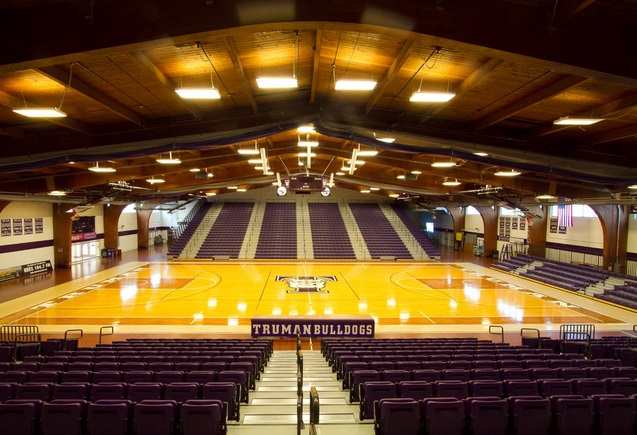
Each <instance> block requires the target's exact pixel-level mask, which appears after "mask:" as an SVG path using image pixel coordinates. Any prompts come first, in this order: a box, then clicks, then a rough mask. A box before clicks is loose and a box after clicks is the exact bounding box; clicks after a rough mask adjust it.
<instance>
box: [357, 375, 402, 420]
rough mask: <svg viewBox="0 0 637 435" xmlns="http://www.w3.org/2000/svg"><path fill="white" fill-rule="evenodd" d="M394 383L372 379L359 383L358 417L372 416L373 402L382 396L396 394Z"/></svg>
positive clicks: (389, 396)
mask: <svg viewBox="0 0 637 435" xmlns="http://www.w3.org/2000/svg"><path fill="white" fill-rule="evenodd" d="M396 390H397V389H396V384H394V383H393V382H390V381H372V382H365V383H363V384H361V387H360V392H359V399H360V419H361V421H362V420H364V419H366V418H368V419H369V418H373V417H374V402H375V401H378V400H380V399H383V398H391V397H396V396H397V391H396Z"/></svg>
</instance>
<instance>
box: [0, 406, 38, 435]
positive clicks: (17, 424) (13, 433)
mask: <svg viewBox="0 0 637 435" xmlns="http://www.w3.org/2000/svg"><path fill="white" fill-rule="evenodd" d="M35 426H36V405H35V404H33V403H0V428H2V433H3V434H10V435H33V434H34V433H35Z"/></svg>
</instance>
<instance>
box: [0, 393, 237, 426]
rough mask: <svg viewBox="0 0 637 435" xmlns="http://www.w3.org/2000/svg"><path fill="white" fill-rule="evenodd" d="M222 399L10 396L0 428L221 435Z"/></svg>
mask: <svg viewBox="0 0 637 435" xmlns="http://www.w3.org/2000/svg"><path fill="white" fill-rule="evenodd" d="M225 413H226V412H225V404H224V403H223V402H221V401H220V400H215V399H209V400H201V399H197V400H188V401H186V402H185V403H183V404H182V405H181V406H178V404H177V402H175V401H173V400H144V401H142V402H139V403H136V404H133V403H132V402H131V401H129V400H100V401H97V402H93V403H88V402H86V401H85V400H54V401H52V402H47V403H42V402H40V401H37V400H31V401H28V400H26V401H25V400H11V401H9V402H8V403H2V404H0V427H2V428H3V433H6V434H10V435H33V434H39V433H42V434H47V435H82V434H83V433H87V432H88V433H90V434H91V435H127V434H136V435H173V434H176V433H181V434H183V435H203V434H206V435H224V434H226V433H227V425H226V419H225Z"/></svg>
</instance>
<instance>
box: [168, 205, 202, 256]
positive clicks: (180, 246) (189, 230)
mask: <svg viewBox="0 0 637 435" xmlns="http://www.w3.org/2000/svg"><path fill="white" fill-rule="evenodd" d="M210 207H212V203H211V202H204V203H203V204H202V205H201V207H199V209H198V210H197V212H196V213H195V215H194V216H193V218H192V220H191V221H190V222H189V223H188V225H187V226H186V228H185V229H184V231H183V232H182V233H181V235H180V236H179V238H177V240H174V241H173V243H172V245H171V246H170V248H169V249H168V256H169V257H171V256H172V257H178V256H179V254H181V252H182V251H183V250H184V248H185V247H186V245H187V244H188V242H189V241H190V238H191V237H192V235H193V234H194V233H195V231H196V230H197V227H199V224H201V221H202V220H203V218H204V217H205V216H206V214H207V213H208V211H209V210H210Z"/></svg>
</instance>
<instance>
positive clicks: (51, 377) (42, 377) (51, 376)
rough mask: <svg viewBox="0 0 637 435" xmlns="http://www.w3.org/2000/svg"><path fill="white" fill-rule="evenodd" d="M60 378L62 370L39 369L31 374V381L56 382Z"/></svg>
mask: <svg viewBox="0 0 637 435" xmlns="http://www.w3.org/2000/svg"><path fill="white" fill-rule="evenodd" d="M59 380H60V372H58V371H55V372H53V371H49V370H46V371H38V372H31V373H30V374H29V382H44V383H51V384H56V383H58V382H59Z"/></svg>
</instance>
